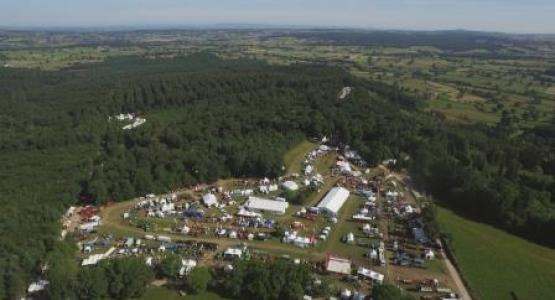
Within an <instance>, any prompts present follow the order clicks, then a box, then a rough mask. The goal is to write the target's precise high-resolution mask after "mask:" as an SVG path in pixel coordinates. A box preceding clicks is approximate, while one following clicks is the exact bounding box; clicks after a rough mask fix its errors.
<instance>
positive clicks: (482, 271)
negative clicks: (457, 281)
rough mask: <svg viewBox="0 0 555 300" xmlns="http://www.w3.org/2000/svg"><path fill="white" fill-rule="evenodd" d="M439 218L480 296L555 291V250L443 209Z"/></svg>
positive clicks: (536, 296) (527, 296)
mask: <svg viewBox="0 0 555 300" xmlns="http://www.w3.org/2000/svg"><path fill="white" fill-rule="evenodd" d="M439 222H440V223H441V225H442V226H444V227H445V230H447V232H448V233H449V234H451V235H452V239H453V242H452V247H453V248H454V253H455V256H456V258H457V262H458V264H459V266H460V267H461V269H462V272H463V277H465V278H466V279H467V280H468V282H469V284H470V289H471V290H472V291H473V292H474V293H475V294H476V295H478V296H479V297H480V299H493V300H495V299H511V297H513V298H514V299H546V298H545V297H546V295H554V294H555V250H553V249H549V248H545V247H542V246H539V245H537V244H533V243H531V242H528V241H526V240H524V239H522V238H519V237H516V236H514V235H511V234H508V233H506V232H504V231H501V230H499V229H495V228H493V227H491V226H489V225H485V224H481V223H478V222H474V221H470V220H467V219H464V218H461V217H459V216H457V215H456V214H454V213H453V212H451V211H449V210H447V209H439Z"/></svg>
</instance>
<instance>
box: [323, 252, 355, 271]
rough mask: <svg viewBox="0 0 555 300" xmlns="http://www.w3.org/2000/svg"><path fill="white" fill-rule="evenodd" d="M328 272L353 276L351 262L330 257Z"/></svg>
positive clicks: (327, 265)
mask: <svg viewBox="0 0 555 300" xmlns="http://www.w3.org/2000/svg"><path fill="white" fill-rule="evenodd" d="M326 271H328V272H333V273H338V274H345V275H350V274H351V260H349V259H345V258H339V257H333V256H330V257H329V258H328V261H327V263H326Z"/></svg>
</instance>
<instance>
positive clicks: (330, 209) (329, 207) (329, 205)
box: [317, 187, 350, 216]
mask: <svg viewBox="0 0 555 300" xmlns="http://www.w3.org/2000/svg"><path fill="white" fill-rule="evenodd" d="M349 195H350V192H349V190H347V189H346V188H343V187H334V188H333V189H331V190H330V191H329V192H328V193H327V194H326V196H325V197H324V198H323V199H322V201H320V203H318V206H317V207H318V210H319V211H320V212H322V213H326V214H328V215H330V216H337V213H338V212H339V210H340V209H341V207H342V206H343V204H345V201H347V198H349Z"/></svg>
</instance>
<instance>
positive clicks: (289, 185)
mask: <svg viewBox="0 0 555 300" xmlns="http://www.w3.org/2000/svg"><path fill="white" fill-rule="evenodd" d="M281 185H282V186H283V188H285V189H286V190H288V191H296V190H298V189H299V185H298V184H297V183H296V182H294V181H291V180H288V181H285V182H283V183H282V184H281Z"/></svg>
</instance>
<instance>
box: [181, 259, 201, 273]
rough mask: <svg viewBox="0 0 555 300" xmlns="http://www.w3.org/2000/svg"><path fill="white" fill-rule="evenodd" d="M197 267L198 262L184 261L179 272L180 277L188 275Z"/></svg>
mask: <svg viewBox="0 0 555 300" xmlns="http://www.w3.org/2000/svg"><path fill="white" fill-rule="evenodd" d="M196 266H197V261H196V260H192V259H182V260H181V269H180V270H179V276H184V275H187V274H189V273H190V272H191V270H193V269H194V268H195V267H196Z"/></svg>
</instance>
